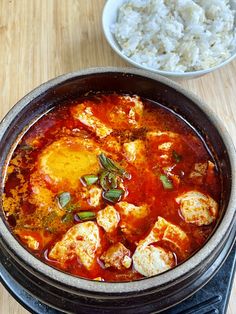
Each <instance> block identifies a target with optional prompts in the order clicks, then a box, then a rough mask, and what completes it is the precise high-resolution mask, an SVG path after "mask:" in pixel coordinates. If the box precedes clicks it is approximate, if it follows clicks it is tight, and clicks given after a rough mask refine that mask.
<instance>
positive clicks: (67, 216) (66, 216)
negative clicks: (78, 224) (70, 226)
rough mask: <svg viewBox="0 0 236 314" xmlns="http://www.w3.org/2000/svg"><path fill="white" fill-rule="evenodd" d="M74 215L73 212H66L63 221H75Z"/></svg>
mask: <svg viewBox="0 0 236 314" xmlns="http://www.w3.org/2000/svg"><path fill="white" fill-rule="evenodd" d="M73 219H74V216H73V214H71V213H68V214H65V215H64V216H62V218H61V221H62V222H64V223H66V222H71V221H73Z"/></svg>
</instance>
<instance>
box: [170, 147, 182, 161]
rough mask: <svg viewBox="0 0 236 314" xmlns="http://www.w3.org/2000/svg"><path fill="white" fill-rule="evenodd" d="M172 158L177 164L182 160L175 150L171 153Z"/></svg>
mask: <svg viewBox="0 0 236 314" xmlns="http://www.w3.org/2000/svg"><path fill="white" fill-rule="evenodd" d="M172 157H173V159H174V160H175V161H176V162H177V163H178V162H180V161H181V159H182V156H181V155H179V154H178V153H177V152H176V151H175V150H173V152H172Z"/></svg>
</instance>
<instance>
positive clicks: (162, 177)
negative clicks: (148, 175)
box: [160, 174, 173, 190]
mask: <svg viewBox="0 0 236 314" xmlns="http://www.w3.org/2000/svg"><path fill="white" fill-rule="evenodd" d="M160 180H161V182H162V185H163V187H164V189H166V190H171V189H173V184H172V182H171V180H170V179H168V178H167V176H166V175H165V174H161V175H160Z"/></svg>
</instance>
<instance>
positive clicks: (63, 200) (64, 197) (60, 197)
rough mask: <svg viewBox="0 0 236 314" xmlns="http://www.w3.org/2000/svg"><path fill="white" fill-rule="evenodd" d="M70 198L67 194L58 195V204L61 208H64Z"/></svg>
mask: <svg viewBox="0 0 236 314" xmlns="http://www.w3.org/2000/svg"><path fill="white" fill-rule="evenodd" d="M70 200H71V196H70V193H69V192H62V193H61V194H59V195H58V202H59V204H60V206H61V207H62V208H64V207H66V205H67V204H68V203H69V202H70Z"/></svg>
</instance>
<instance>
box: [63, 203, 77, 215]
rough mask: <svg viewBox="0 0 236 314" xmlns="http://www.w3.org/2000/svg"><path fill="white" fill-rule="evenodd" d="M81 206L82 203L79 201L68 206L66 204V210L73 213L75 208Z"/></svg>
mask: <svg viewBox="0 0 236 314" xmlns="http://www.w3.org/2000/svg"><path fill="white" fill-rule="evenodd" d="M78 208H80V204H79V203H77V204H69V205H68V206H66V211H67V212H68V213H72V212H73V211H74V210H75V209H78Z"/></svg>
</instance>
